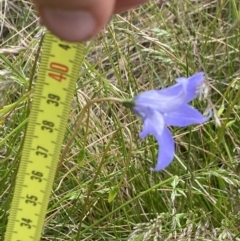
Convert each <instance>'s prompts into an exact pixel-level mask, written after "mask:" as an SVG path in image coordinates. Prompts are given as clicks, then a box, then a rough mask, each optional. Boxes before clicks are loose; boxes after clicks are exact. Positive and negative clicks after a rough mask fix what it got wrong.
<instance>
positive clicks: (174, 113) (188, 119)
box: [132, 72, 209, 171]
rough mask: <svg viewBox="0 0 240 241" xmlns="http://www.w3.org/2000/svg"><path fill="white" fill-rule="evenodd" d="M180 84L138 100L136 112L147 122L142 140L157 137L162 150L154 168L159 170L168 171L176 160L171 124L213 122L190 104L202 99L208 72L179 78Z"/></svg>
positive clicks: (152, 91)
mask: <svg viewBox="0 0 240 241" xmlns="http://www.w3.org/2000/svg"><path fill="white" fill-rule="evenodd" d="M176 82H177V83H176V84H175V85H173V86H170V87H168V88H165V89H161V90H149V91H146V92H142V93H140V94H139V95H138V96H137V97H135V99H134V106H133V108H132V109H133V111H134V112H135V113H136V114H137V115H138V116H140V117H141V118H142V120H143V122H144V124H143V129H142V132H141V133H140V135H139V136H140V138H144V137H146V136H147V135H153V136H154V137H155V138H156V139H157V142H158V145H159V147H160V151H159V152H158V159H157V165H156V166H155V168H152V170H155V171H160V170H163V169H164V168H166V167H167V166H168V165H169V164H170V163H171V162H172V160H173V158H174V153H175V144H174V140H173V137H172V134H171V132H170V131H169V129H168V128H167V125H171V126H178V127H186V126H189V125H192V124H201V123H204V122H205V121H207V120H208V119H209V117H205V116H203V115H202V114H201V113H200V112H199V111H198V110H196V109H195V108H193V107H192V106H190V105H189V104H188V103H189V102H190V101H192V100H193V99H194V98H196V97H197V96H198V94H199V92H200V86H201V84H203V82H204V73H203V72H199V73H197V74H195V75H193V76H191V77H189V78H178V79H176Z"/></svg>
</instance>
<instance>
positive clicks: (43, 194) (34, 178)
mask: <svg viewBox="0 0 240 241" xmlns="http://www.w3.org/2000/svg"><path fill="white" fill-rule="evenodd" d="M83 50H84V49H83V45H82V44H73V43H67V42H65V41H62V40H60V39H58V38H56V37H55V36H53V35H52V34H50V33H49V32H47V33H46V34H45V36H44V40H43V51H42V57H41V61H40V67H39V71H38V77H37V81H36V85H35V88H34V97H33V103H32V107H31V112H30V115H29V121H28V126H27V131H26V135H25V140H24V146H23V152H22V158H21V160H20V166H19V170H18V175H17V180H16V184H15V189H14V195H13V200H12V204H11V210H10V215H9V219H8V224H7V230H6V234H5V241H38V240H40V238H41V232H42V228H43V225H44V219H45V215H46V212H47V206H48V203H49V197H50V194H51V189H52V185H53V181H54V176H55V172H56V168H57V165H58V160H59V156H60V151H61V146H62V142H63V138H64V133H65V130H66V125H67V120H68V115H69V111H70V106H71V102H72V98H73V95H74V91H75V86H76V81H77V79H78V75H79V68H80V66H81V63H82V61H83Z"/></svg>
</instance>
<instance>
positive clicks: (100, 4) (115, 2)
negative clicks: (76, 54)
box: [33, 0, 147, 42]
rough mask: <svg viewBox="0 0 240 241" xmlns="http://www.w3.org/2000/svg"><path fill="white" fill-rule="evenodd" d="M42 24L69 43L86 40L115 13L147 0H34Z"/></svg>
mask: <svg viewBox="0 0 240 241" xmlns="http://www.w3.org/2000/svg"><path fill="white" fill-rule="evenodd" d="M33 2H34V4H35V6H36V8H37V10H38V13H39V15H40V18H41V21H42V23H43V24H44V25H45V26H46V27H47V28H48V29H49V30H50V31H51V32H52V33H54V34H55V35H56V36H58V37H60V38H62V39H64V40H67V41H71V42H81V41H85V40H88V39H90V38H92V37H93V36H95V35H96V34H97V33H98V32H99V31H101V30H102V29H103V28H104V26H105V25H106V24H107V22H108V21H109V19H110V17H111V16H112V15H113V14H114V13H119V12H123V11H125V10H128V9H130V8H133V7H136V6H138V5H140V4H142V3H144V2H147V0H33Z"/></svg>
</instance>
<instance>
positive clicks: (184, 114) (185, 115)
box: [164, 104, 209, 127]
mask: <svg viewBox="0 0 240 241" xmlns="http://www.w3.org/2000/svg"><path fill="white" fill-rule="evenodd" d="M164 119H165V123H166V124H167V125H172V126H178V127H185V126H189V125H192V124H201V123H204V122H205V121H207V120H208V119H209V117H205V116H203V115H202V114H201V113H200V112H199V111H198V110H196V109H195V108H193V107H192V106H190V105H188V104H184V105H182V106H181V107H179V108H178V109H177V110H175V111H172V112H171V113H166V114H165V115H164Z"/></svg>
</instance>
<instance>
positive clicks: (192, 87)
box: [176, 72, 204, 103]
mask: <svg viewBox="0 0 240 241" xmlns="http://www.w3.org/2000/svg"><path fill="white" fill-rule="evenodd" d="M176 81H177V83H179V84H183V85H184V86H186V99H185V103H188V102H190V101H192V100H193V99H194V98H196V97H197V96H198V94H199V93H198V87H199V86H200V85H201V84H202V83H203V81H204V72H199V73H197V74H194V75H192V76H190V77H189V78H184V77H183V78H177V79H176Z"/></svg>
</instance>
